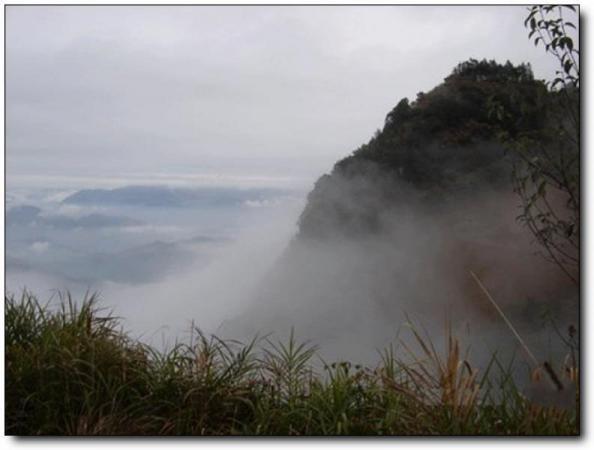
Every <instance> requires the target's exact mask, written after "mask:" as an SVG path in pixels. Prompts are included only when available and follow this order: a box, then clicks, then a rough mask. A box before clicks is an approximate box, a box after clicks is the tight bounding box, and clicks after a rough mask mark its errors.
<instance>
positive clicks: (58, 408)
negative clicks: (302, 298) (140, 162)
mask: <svg viewBox="0 0 594 450" xmlns="http://www.w3.org/2000/svg"><path fill="white" fill-rule="evenodd" d="M5 317H6V321H5V323H6V329H5V337H6V344H5V345H6V405H5V408H6V433H7V434H13V435H283V436H286V435H576V434H579V414H578V412H579V407H578V403H577V398H576V401H575V402H573V403H572V405H571V406H570V407H569V408H560V407H556V406H548V407H544V406H538V405H536V404H534V403H532V402H531V401H530V400H529V399H528V398H527V397H526V396H524V395H523V394H522V393H521V392H520V390H518V389H517V388H516V387H515V385H514V384H513V382H511V377H510V376H509V368H507V367H504V366H503V365H502V364H501V363H500V362H499V361H498V360H497V358H496V357H493V359H492V360H491V364H489V365H488V367H487V368H486V369H485V370H484V373H482V374H481V373H479V371H478V370H477V369H476V368H473V367H472V366H471V364H470V362H469V361H467V360H466V358H464V357H463V356H462V354H461V350H460V347H459V343H458V341H457V340H456V339H455V337H453V336H452V335H451V333H449V338H448V343H447V349H446V351H445V352H444V353H443V354H441V353H440V352H438V351H437V350H436V348H435V347H434V346H433V343H432V342H431V341H430V340H429V339H428V338H427V337H426V336H424V335H422V334H421V333H420V332H418V331H417V330H416V329H415V328H412V329H411V331H412V335H413V339H414V340H415V341H416V343H417V344H418V346H419V348H420V349H421V350H420V352H417V353H415V352H413V351H412V350H410V349H409V348H408V347H406V346H403V351H404V353H406V354H408V357H407V362H404V360H403V359H402V358H401V357H400V356H398V355H397V352H396V351H395V350H394V348H393V347H388V348H386V349H385V350H384V351H382V352H381V358H380V363H379V364H378V365H377V366H376V367H361V366H358V365H355V366H353V365H352V364H351V363H349V362H345V361H339V362H333V363H322V364H320V363H318V359H319V358H318V359H316V358H317V349H316V347H315V346H313V345H311V344H308V343H300V342H298V341H297V340H296V338H295V336H294V333H293V332H292V331H291V334H290V336H289V338H288V340H287V341H286V342H277V341H272V340H270V339H266V338H262V339H254V340H253V341H251V342H249V343H247V344H242V343H240V342H236V341H224V340H221V339H219V338H217V337H214V336H212V337H209V336H205V335H204V334H202V333H201V332H200V331H199V330H196V329H194V330H193V333H192V335H191V337H190V339H189V342H187V343H178V344H177V345H175V346H174V347H173V348H172V349H171V350H168V351H157V350H155V349H153V348H151V347H149V346H147V345H145V344H142V343H140V342H138V341H136V340H132V339H130V338H129V337H128V336H127V335H126V334H125V333H124V332H123V331H122V330H121V326H120V322H119V321H118V319H117V318H116V317H113V316H112V315H110V314H108V313H105V311H102V310H101V309H99V308H98V306H97V299H96V297H94V296H87V297H86V298H84V299H83V300H82V301H81V302H80V304H77V303H76V302H74V301H73V300H72V299H71V298H70V296H65V297H64V298H62V301H61V302H60V306H59V307H58V308H48V307H47V306H43V305H41V304H40V303H39V302H38V300H37V299H36V298H35V297H34V296H32V295H31V294H30V293H28V292H24V293H23V295H22V296H21V297H20V298H18V299H17V298H15V297H14V296H6V297H5ZM570 360H571V359H570ZM568 361H569V360H568ZM571 361H574V360H571ZM567 369H568V371H567V373H568V374H570V375H571V377H573V378H572V380H573V382H574V383H577V374H578V371H577V368H576V367H575V366H572V367H568V368H567ZM541 372H542V371H541ZM542 373H544V372H542ZM545 375H546V374H545ZM501 380H504V381H501ZM544 380H545V381H546V377H545V378H544ZM541 381H542V379H541ZM564 381H565V382H566V380H564ZM494 386H496V387H494ZM494 390H497V391H498V392H497V395H494V392H493V391H494Z"/></svg>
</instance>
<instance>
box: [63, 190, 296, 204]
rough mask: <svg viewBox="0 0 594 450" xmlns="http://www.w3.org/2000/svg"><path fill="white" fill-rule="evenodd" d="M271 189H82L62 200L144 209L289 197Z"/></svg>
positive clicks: (239, 202)
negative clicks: (140, 207) (143, 207)
mask: <svg viewBox="0 0 594 450" xmlns="http://www.w3.org/2000/svg"><path fill="white" fill-rule="evenodd" d="M290 193H291V191H289V190H284V189H273V188H250V189H239V188H218V187H202V188H193V189H189V188H171V187H166V186H126V187H121V188H116V189H84V190H81V191H78V192H76V193H74V194H72V195H70V196H69V197H67V198H65V199H64V200H63V203H67V204H77V205H127V206H145V207H187V206H235V205H242V204H244V203H245V202H248V201H262V200H265V199H270V198H271V197H277V196H285V195H289V194H290Z"/></svg>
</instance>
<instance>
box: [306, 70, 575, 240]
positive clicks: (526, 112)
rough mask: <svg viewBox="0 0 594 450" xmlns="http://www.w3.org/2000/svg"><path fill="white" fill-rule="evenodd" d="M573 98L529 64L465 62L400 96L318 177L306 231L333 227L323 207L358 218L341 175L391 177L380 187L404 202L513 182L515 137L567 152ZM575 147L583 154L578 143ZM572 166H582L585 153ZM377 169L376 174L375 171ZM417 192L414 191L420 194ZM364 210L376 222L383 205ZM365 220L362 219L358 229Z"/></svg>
mask: <svg viewBox="0 0 594 450" xmlns="http://www.w3.org/2000/svg"><path fill="white" fill-rule="evenodd" d="M567 98H570V99H571V101H572V102H573V103H575V104H577V105H579V91H578V90H577V89H572V88H571V87H564V88H563V89H560V90H559V89H557V90H552V89H549V88H548V86H547V85H546V83H545V82H544V81H540V80H536V79H535V78H534V76H533V73H532V70H531V67H530V65H529V64H520V65H518V66H515V65H513V64H511V63H510V62H509V61H508V62H507V63H505V64H499V63H497V62H495V61H492V60H491V61H487V60H481V61H479V60H476V59H470V60H468V61H465V62H462V63H460V64H458V66H456V67H455V68H454V70H453V71H452V73H451V74H450V75H449V76H447V77H446V78H445V79H444V81H443V83H441V84H440V85H438V86H437V87H435V88H434V89H432V90H431V91H429V92H427V93H423V92H420V93H419V94H417V98H416V99H415V100H414V101H412V102H410V101H409V100H408V99H407V98H404V99H402V100H400V101H399V102H398V104H397V105H396V106H395V107H394V108H393V109H392V110H391V111H390V112H389V113H388V114H387V116H386V119H385V123H384V125H383V128H382V129H378V130H377V131H376V133H375V135H374V136H373V137H372V138H371V139H370V140H369V142H367V143H366V144H363V145H361V146H360V147H359V148H358V149H356V150H355V151H354V152H353V153H352V154H351V155H350V156H347V157H346V158H344V159H342V160H340V161H338V162H337V163H336V165H335V166H334V169H333V170H332V172H331V174H330V175H324V176H322V177H321V178H320V179H319V180H318V182H317V183H316V186H315V188H314V190H313V191H312V192H311V193H310V195H309V197H308V204H307V206H306V208H305V210H304V212H303V214H302V216H301V218H300V236H301V237H304V238H307V237H315V236H322V235H324V236H327V235H330V234H332V232H333V231H332V230H329V229H324V228H325V225H324V224H322V223H321V222H320V220H319V214H320V212H321V211H322V210H325V211H328V210H335V211H337V212H339V213H340V214H339V215H342V220H337V221H333V222H334V223H333V225H332V227H334V226H336V225H337V223H338V222H344V223H348V222H349V221H351V222H352V219H353V217H349V216H351V215H352V214H351V212H352V211H351V212H348V211H345V210H344V205H342V206H341V205H339V204H337V203H336V202H335V201H333V200H329V198H330V197H332V195H330V196H329V195H328V193H329V192H331V191H332V190H333V189H334V187H335V184H336V183H337V180H338V179H339V178H340V179H341V180H343V181H344V180H345V179H349V180H357V179H366V180H367V181H372V180H373V179H377V174H378V173H381V178H382V179H384V180H385V179H388V180H390V181H389V183H388V184H389V185H390V186H387V187H386V186H383V187H382V188H380V195H381V196H382V195H385V196H387V200H388V202H389V203H393V202H394V201H397V202H399V203H402V204H405V203H407V202H408V201H410V200H411V198H409V196H410V195H412V196H413V197H414V196H420V197H421V198H422V199H423V200H429V201H444V199H447V198H448V197H449V196H450V195H451V194H453V193H456V192H467V191H474V190H477V189H482V188H485V187H489V186H490V187H495V186H510V189H511V186H512V183H513V177H514V176H515V172H514V170H515V169H516V168H517V167H516V166H517V165H518V164H519V163H520V162H521V159H522V158H521V156H520V155H519V154H517V152H514V151H510V148H512V147H513V146H512V145H510V142H518V141H520V140H525V139H529V140H530V145H531V150H532V151H536V152H537V153H538V152H541V151H542V152H545V151H549V152H550V151H551V148H552V151H553V152H562V151H564V152H567V148H566V147H567V145H566V143H565V142H564V140H563V139H560V138H559V137H558V133H557V129H558V127H557V125H558V124H559V123H560V122H562V121H563V120H564V119H563V115H564V114H565V112H564V110H563V108H564V105H566V103H567V101H566V100H567ZM570 150H571V151H573V152H574V153H575V152H576V151H577V153H578V154H579V148H577V147H575V148H574V149H570ZM578 159H579V155H578ZM570 170H573V171H579V161H578V163H577V164H574V165H573V166H571V168H570ZM370 171H371V173H375V174H376V175H371V176H370V175H369V172H370ZM575 176H576V178H577V177H579V174H576V175H575ZM375 184H377V183H375ZM355 190H356V191H357V192H354V193H353V195H354V197H355V198H356V203H358V205H359V206H360V205H361V203H365V202H366V201H368V200H369V201H371V199H370V197H369V196H368V195H366V194H365V193H364V192H361V191H360V190H357V189H355ZM396 191H398V192H396ZM375 194H377V192H374V195H375ZM418 200H419V199H418V198H417V197H415V199H414V201H418ZM339 203H341V202H339ZM518 203H519V202H518ZM347 209H348V208H347ZM365 211H366V213H365V214H367V216H366V217H359V218H360V219H361V220H362V222H364V223H370V224H372V223H373V222H374V219H373V217H371V216H369V214H371V215H373V214H375V213H377V211H373V208H371V209H370V208H367V209H365ZM356 214H358V213H356ZM338 226H340V225H338ZM364 228H365V227H364V226H363V227H358V231H362V230H363V231H364ZM372 228H373V227H372ZM334 231H335V232H336V231H340V230H334ZM370 231H375V230H372V229H371V230H370Z"/></svg>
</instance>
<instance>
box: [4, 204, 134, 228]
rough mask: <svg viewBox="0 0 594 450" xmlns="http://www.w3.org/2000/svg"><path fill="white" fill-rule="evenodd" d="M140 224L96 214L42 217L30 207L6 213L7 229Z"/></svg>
mask: <svg viewBox="0 0 594 450" xmlns="http://www.w3.org/2000/svg"><path fill="white" fill-rule="evenodd" d="M142 224H143V222H142V221H140V220H137V219H133V218H131V217H124V216H112V215H107V214H98V213H92V214H87V215H84V216H80V217H71V216H66V215H58V214H54V215H42V214H41V209H40V208H37V207H36V206H31V205H22V206H15V207H12V208H10V209H9V210H8V211H7V212H6V225H7V226H8V227H11V226H26V225H40V226H49V227H52V228H56V229H62V230H70V229H76V228H106V227H129V226H138V225H142Z"/></svg>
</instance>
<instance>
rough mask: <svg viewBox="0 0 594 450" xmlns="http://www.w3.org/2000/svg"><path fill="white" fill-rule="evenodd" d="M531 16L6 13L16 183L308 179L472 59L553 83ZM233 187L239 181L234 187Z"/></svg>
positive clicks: (322, 10)
mask: <svg viewBox="0 0 594 450" xmlns="http://www.w3.org/2000/svg"><path fill="white" fill-rule="evenodd" d="M525 15H526V9H525V7H521V6H509V7H501V6H456V7H436V6H430V7H427V6H425V7H421V6H416V7H402V6H391V7H389V6H381V7H379V6H376V7H361V6H358V7H357V6H353V7H347V6H337V7H288V6H282V7H278V6H276V7H274V6H268V7H253V6H243V7H231V6H221V7H204V6H195V7H155V6H152V7H97V6H95V7H71V6H68V7H65V6H62V7H51V6H49V7H46V6H44V7H41V6H36V7H31V6H29V7H26V6H22V7H18V6H16V7H15V6H9V7H8V8H7V10H6V81H7V91H6V102H7V104H6V106H7V115H6V120H7V129H6V133H7V176H8V182H9V185H10V181H11V177H18V176H34V177H36V179H37V180H42V181H43V179H44V177H45V176H60V177H69V176H78V177H87V176H89V177H90V176H93V177H100V176H103V177H120V178H123V179H126V177H129V176H137V177H139V176H144V177H146V178H148V179H150V178H151V177H152V176H153V175H152V174H161V176H163V174H180V173H181V174H186V175H187V174H190V175H191V174H208V175H209V176H212V175H213V174H214V175H215V176H216V175H223V176H227V175H229V176H235V177H238V176H239V177H241V176H244V175H245V176H252V175H253V176H262V177H264V178H265V177H297V178H301V177H305V178H306V179H313V177H315V176H316V175H318V174H321V173H322V172H324V171H327V170H329V169H330V168H331V167H332V164H333V163H334V161H336V160H337V159H338V158H340V157H342V156H345V155H347V154H348V153H350V152H351V151H352V150H354V149H355V148H356V147H357V146H358V145H360V144H361V143H363V142H366V141H367V140H368V139H369V138H370V137H371V135H372V134H373V132H374V131H375V129H377V128H379V127H380V126H381V125H382V123H383V119H384V117H385V115H386V113H387V112H389V110H390V109H391V108H392V107H393V106H394V105H395V104H396V103H397V101H398V100H399V99H400V98H402V97H405V96H407V97H409V98H411V99H414V97H415V96H416V94H417V92H419V91H426V90H429V89H431V88H432V87H434V86H435V85H436V84H438V83H439V82H441V81H442V80H443V78H444V77H445V76H447V75H448V74H449V72H450V71H451V70H452V68H453V67H454V66H455V65H456V64H457V63H458V62H461V61H463V60H466V59H468V58H470V57H474V58H488V59H492V58H493V59H496V60H499V61H501V62H504V61H505V60H507V59H509V60H511V61H512V62H513V63H520V62H530V63H531V64H532V66H533V69H534V72H535V75H536V76H537V77H538V78H546V79H551V78H552V77H553V76H554V72H555V70H556V67H555V64H554V61H553V60H552V59H551V58H550V57H549V56H547V55H545V54H544V50H543V49H542V48H535V47H534V45H533V44H532V43H531V42H530V41H529V40H528V38H527V31H526V29H525V28H524V27H523V20H524V17H525ZM230 179H231V178H230Z"/></svg>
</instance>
